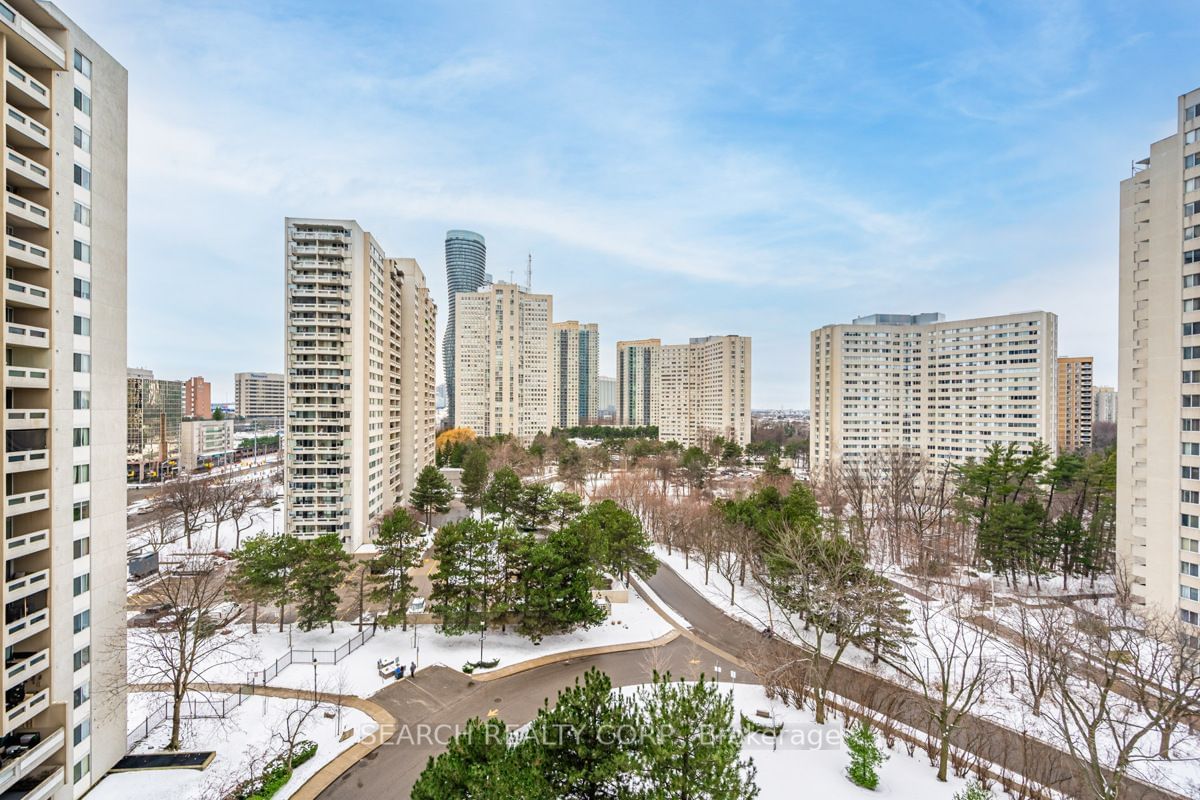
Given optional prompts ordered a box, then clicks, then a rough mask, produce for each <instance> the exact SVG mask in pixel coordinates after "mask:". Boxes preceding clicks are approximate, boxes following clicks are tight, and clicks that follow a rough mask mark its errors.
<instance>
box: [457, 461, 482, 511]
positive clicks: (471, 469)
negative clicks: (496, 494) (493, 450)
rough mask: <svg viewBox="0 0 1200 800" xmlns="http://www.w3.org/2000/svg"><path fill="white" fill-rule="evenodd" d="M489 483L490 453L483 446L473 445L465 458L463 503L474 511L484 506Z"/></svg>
mask: <svg viewBox="0 0 1200 800" xmlns="http://www.w3.org/2000/svg"><path fill="white" fill-rule="evenodd" d="M487 484H488V454H487V451H486V450H484V449H483V448H482V447H473V448H471V451H470V452H469V453H467V455H466V457H465V458H463V472H462V496H463V503H464V504H465V505H466V507H467V508H468V509H470V510H472V511H474V510H475V509H477V508H479V509H482V508H483V495H484V492H486V491H487Z"/></svg>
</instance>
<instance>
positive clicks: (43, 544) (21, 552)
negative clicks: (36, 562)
mask: <svg viewBox="0 0 1200 800" xmlns="http://www.w3.org/2000/svg"><path fill="white" fill-rule="evenodd" d="M49 546H50V530H49V529H48V528H43V529H42V530H40V531H33V532H32V533H22V534H20V535H18V536H9V537H8V538H7V539H5V540H4V558H5V560H11V559H14V558H21V557H22V556H31V555H33V554H34V553H40V552H41V551H43V550H45V549H46V548H48V547H49Z"/></svg>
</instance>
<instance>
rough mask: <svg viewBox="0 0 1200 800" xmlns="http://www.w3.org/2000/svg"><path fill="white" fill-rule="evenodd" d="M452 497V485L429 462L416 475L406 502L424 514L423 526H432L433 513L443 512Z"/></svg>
mask: <svg viewBox="0 0 1200 800" xmlns="http://www.w3.org/2000/svg"><path fill="white" fill-rule="evenodd" d="M453 499H454V487H452V486H451V485H450V482H449V481H448V480H446V477H445V476H444V475H442V473H441V472H440V471H439V470H438V468H437V467H435V466H433V465H432V464H429V465H427V466H426V467H425V469H423V470H421V472H420V474H419V475H417V480H416V483H415V484H413V488H412V491H411V492H409V495H408V502H409V503H410V504H411V505H412V507H413V508H415V509H416V510H417V511H420V512H421V513H422V514H424V515H425V527H426V528H432V527H433V515H434V513H435V512H436V513H438V514H445V513H446V512H447V511H449V510H450V501H451V500H453Z"/></svg>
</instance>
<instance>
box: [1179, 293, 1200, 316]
mask: <svg viewBox="0 0 1200 800" xmlns="http://www.w3.org/2000/svg"><path fill="white" fill-rule="evenodd" d="M1183 310H1184V312H1185V313H1186V312H1188V311H1200V297H1191V298H1188V299H1187V300H1184V301H1183Z"/></svg>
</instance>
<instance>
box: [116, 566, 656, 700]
mask: <svg viewBox="0 0 1200 800" xmlns="http://www.w3.org/2000/svg"><path fill="white" fill-rule="evenodd" d="M243 620H245V617H243ZM230 630H231V634H230V635H229V638H230V640H231V648H236V649H237V650H238V651H239V653H240V654H241V656H242V658H241V659H240V660H239V663H232V664H221V665H218V666H213V667H212V668H210V669H206V670H204V671H203V674H204V679H205V680H206V681H209V682H212V683H246V682H248V680H249V678H250V673H251V672H253V671H258V670H262V669H263V668H264V667H267V666H269V665H271V664H273V663H274V662H275V660H276V659H278V658H279V657H280V656H282V655H283V654H284V653H285V652H287V651H288V649H289V643H290V648H291V649H293V650H306V649H315V650H333V649H335V648H337V647H340V646H341V645H343V644H345V643H346V641H347V640H349V639H350V638H351V637H352V636H354V635H356V634H357V633H358V626H357V625H356V624H355V623H351V622H339V623H337V624H336V625H335V626H334V632H333V633H330V632H329V628H328V627H323V628H320V629H318V630H314V631H309V632H308V633H305V632H303V631H301V630H300V629H299V628H297V627H295V626H291V625H285V626H284V630H283V632H282V633H280V632H279V630H278V627H277V626H276V625H270V624H260V625H259V626H258V631H259V632H258V635H253V634H251V633H250V632H249V631H250V626H249V624H241V623H239V624H237V625H234V626H232V627H231V629H230ZM671 630H672V627H671V625H670V623H668V622H667V621H666V620H664V619H663V618H662V617H660V616H659V615H658V614H657V613H655V611H654V610H653V609H652V608H650V606H648V605H647V604H646V603H645V601H643V600H642V599H641V597H640V596H639V595H638V594H637V592H635V591H633V590H632V589H631V590H630V592H629V602H628V603H617V604H614V605H613V606H612V613H611V614H610V616H609V617H608V618H607V619H606V620H604V622H602V623H601V624H600V625H597V626H596V627H594V628H589V629H587V630H580V631H576V632H574V633H569V634H565V635H562V636H547V637H545V638H544V639H542V642H541V644H540V645H535V644H533V643H532V642H530V641H529V640H528V639H527V638H525V637H523V636H518V635H517V634H515V633H512V632H508V633H501V632H500V631H496V630H489V631H488V632H487V634H486V636H484V640H483V656H484V658H485V659H493V658H499V659H500V663H499V665H498V666H497V667H496V668H497V669H500V668H503V667H509V666H512V665H514V664H516V663H519V662H521V661H526V660H528V659H532V658H538V657H540V656H547V655H551V654H554V653H562V652H565V651H568V650H577V649H581V648H589V647H602V646H606V645H617V644H628V643H630V642H644V641H649V640H651V639H657V638H658V637H660V636H662V635H664V634H666V633H668V632H669V631H671ZM414 631H415V646H414ZM129 646H130V648H131V650H132V649H135V648H136V647H137V646H138V640H137V638H136V637H131V638H130V642H129ZM418 648H419V652H418ZM293 658H294V659H295V661H294V663H293V664H292V665H291V666H289V667H287V668H286V669H284V670H282V671H281V672H280V673H279V675H278V676H276V677H275V678H274V679H273V680H272V681H271V682H270V684H271V685H272V686H287V687H291V688H296V689H311V688H312V685H313V668H312V661H311V658H305V657H304V656H303V655H302V654H296V655H294V656H293ZM392 659H396V660H398V663H400V664H404V665H405V666H406V667H407V666H408V665H410V664H411V663H413V662H416V663H417V664H418V665H419V667H427V666H430V665H432V664H442V665H445V666H447V667H451V668H453V669H461V668H462V666H463V664H465V663H467V662H468V661H476V660H478V659H479V635H478V634H474V635H468V636H443V635H442V634H440V633H438V632H437V631H436V630H435V629H434V626H432V625H420V626H413V625H410V626H409V630H408V631H402V630H400V629H399V628H392V629H391V630H384V629H382V628H380V629H379V630H378V631H377V633H376V634H375V636H374V637H373V638H371V639H369V640H368V641H367V642H366V644H364V645H363V646H362V647H360V648H359V649H357V650H355V651H354V652H353V653H351V654H350V655H349V656H347V657H345V658H344V659H342V661H341V662H340V663H338V664H319V665H318V666H317V676H316V679H317V683H318V686H320V687H321V688H323V689H324V690H326V691H331V692H337V693H342V694H354V695H358V696H359V697H369V696H370V695H372V694H375V692H377V691H379V690H380V689H382V688H383V687H384V686H386V685H387V684H388V683H390V682H392V681H393V678H391V677H386V678H384V677H380V675H379V672H378V670H377V668H376V664H377V663H378V662H379V661H380V660H383V661H389V660H392ZM129 661H130V663H131V664H134V663H137V662H136V658H135V655H134V654H132V653H131V655H130V659H129ZM487 671H488V670H478V671H477V672H478V673H482V672H487ZM131 679H132V680H137V676H131Z"/></svg>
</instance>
